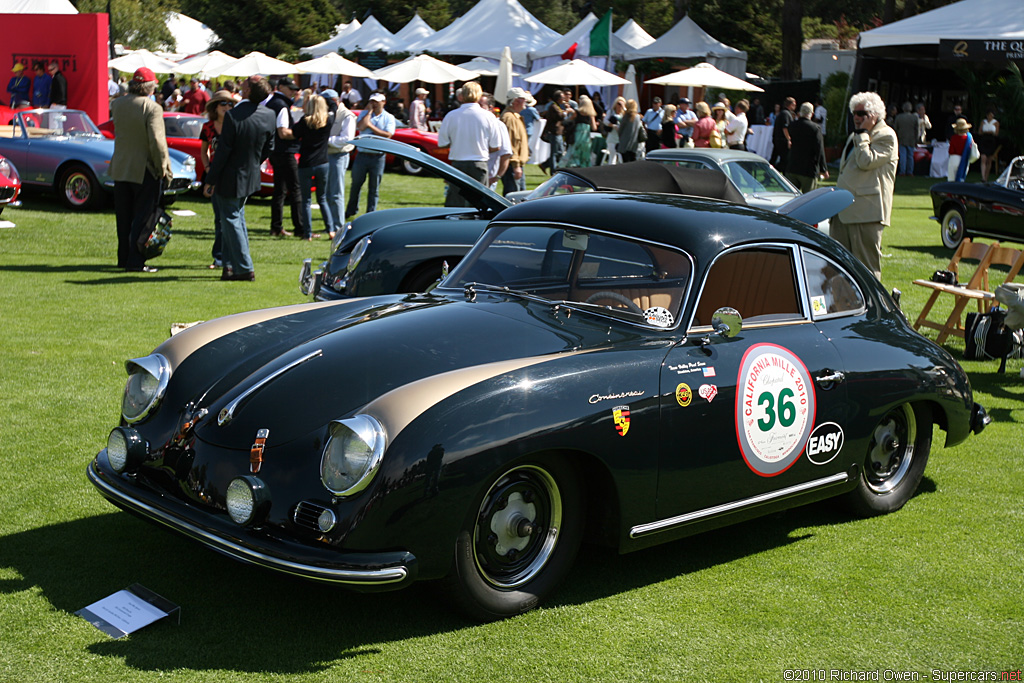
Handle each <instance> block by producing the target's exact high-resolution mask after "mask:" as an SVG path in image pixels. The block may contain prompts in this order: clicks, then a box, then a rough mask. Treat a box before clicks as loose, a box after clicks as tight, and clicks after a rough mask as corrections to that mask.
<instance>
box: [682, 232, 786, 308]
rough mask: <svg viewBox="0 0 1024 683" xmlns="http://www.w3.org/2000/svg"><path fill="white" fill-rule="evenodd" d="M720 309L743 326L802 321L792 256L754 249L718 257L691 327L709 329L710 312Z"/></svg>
mask: <svg viewBox="0 0 1024 683" xmlns="http://www.w3.org/2000/svg"><path fill="white" fill-rule="evenodd" d="M723 306H729V307H731V308H735V309H736V310H737V311H739V314H740V315H741V316H743V323H744V324H747V323H753V324H757V323H778V322H787V321H793V320H801V319H803V318H804V314H803V307H802V306H801V304H800V297H799V296H798V295H797V284H796V268H795V264H794V262H793V252H792V251H791V250H789V249H787V248H785V247H755V248H752V249H738V250H736V251H731V252H729V253H727V254H725V255H723V256H721V257H720V258H719V259H718V260H717V261H715V263H714V264H713V265H712V266H711V271H710V272H709V273H708V277H707V280H705V282H704V289H703V291H702V292H701V296H700V302H699V303H698V304H697V311H696V315H695V318H694V321H693V324H694V326H702V325H710V324H711V317H712V315H713V314H714V312H715V311H716V310H718V309H719V308H721V307H723Z"/></svg>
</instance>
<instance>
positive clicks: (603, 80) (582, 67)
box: [523, 59, 628, 85]
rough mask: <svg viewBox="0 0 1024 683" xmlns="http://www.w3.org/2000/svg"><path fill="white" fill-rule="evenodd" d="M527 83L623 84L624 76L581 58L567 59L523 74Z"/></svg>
mask: <svg viewBox="0 0 1024 683" xmlns="http://www.w3.org/2000/svg"><path fill="white" fill-rule="evenodd" d="M523 80H524V81H527V82H529V83H547V84H549V85H625V84H626V83H628V81H627V80H626V79H625V78H622V77H620V76H617V75H615V74H613V73H610V72H608V71H605V70H604V69H599V68H598V67H596V66H594V65H593V64H590V63H589V62H585V61H583V60H582V59H567V60H565V61H563V62H560V63H558V64H555V65H554V66H550V67H548V68H546V69H541V70H540V71H534V72H533V73H529V74H526V75H525V76H523Z"/></svg>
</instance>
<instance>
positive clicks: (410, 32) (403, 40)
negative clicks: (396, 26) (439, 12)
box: [395, 12, 437, 52]
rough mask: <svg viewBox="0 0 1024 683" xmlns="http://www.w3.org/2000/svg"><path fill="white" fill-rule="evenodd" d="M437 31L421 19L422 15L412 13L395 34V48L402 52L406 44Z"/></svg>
mask: <svg viewBox="0 0 1024 683" xmlns="http://www.w3.org/2000/svg"><path fill="white" fill-rule="evenodd" d="M435 33H437V31H435V30H434V29H432V28H430V24H428V23H427V22H425V21H423V17H421V16H420V13H419V12H417V13H416V14H415V15H413V18H412V19H410V20H409V23H408V24H406V25H405V26H403V27H402V28H401V29H400V30H399V31H398V33H396V34H395V50H396V51H399V52H404V51H405V50H406V47H405V46H406V45H411V44H412V43H415V42H416V41H418V40H424V39H425V38H429V37H430V36H432V35H434V34H435Z"/></svg>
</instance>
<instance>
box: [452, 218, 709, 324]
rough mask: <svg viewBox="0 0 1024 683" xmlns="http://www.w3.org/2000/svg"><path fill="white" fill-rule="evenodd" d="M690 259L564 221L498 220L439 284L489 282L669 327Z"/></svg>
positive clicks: (490, 285)
mask: <svg viewBox="0 0 1024 683" xmlns="http://www.w3.org/2000/svg"><path fill="white" fill-rule="evenodd" d="M690 273H691V266H690V259H689V257H688V256H687V255H686V254H684V253H681V252H678V251H675V250H672V249H668V248H666V247H663V246H660V245H655V244H650V243H647V242H640V241H634V240H629V239H625V238H622V237H618V236H613V235H605V234H601V233H591V232H587V231H583V230H574V229H568V228H563V227H550V226H537V225H510V226H495V227H492V228H491V229H489V230H488V231H487V232H486V233H485V234H484V235H483V237H481V239H480V240H479V241H478V242H477V244H476V246H474V247H473V249H472V250H471V251H470V253H469V254H467V255H466V258H464V259H463V260H462V262H461V263H459V265H458V267H456V268H455V270H453V271H452V272H451V274H450V275H449V276H448V277H447V278H445V280H444V282H442V283H441V287H442V288H450V287H463V288H468V287H470V286H484V287H486V288H508V289H509V290H512V292H513V293H515V294H520V295H529V296H532V297H540V298H543V299H545V300H548V301H552V302H559V303H566V304H570V305H572V304H576V305H579V306H581V307H586V308H590V309H591V310H599V311H601V312H606V313H612V314H614V315H615V316H616V317H621V318H624V319H628V320H630V321H633V322H646V323H647V324H649V325H653V326H655V327H672V326H674V325H675V321H676V320H677V318H678V315H679V310H680V308H681V307H682V303H683V298H684V296H685V293H686V289H687V286H688V284H689V281H690Z"/></svg>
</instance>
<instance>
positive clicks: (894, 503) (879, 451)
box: [847, 403, 932, 517]
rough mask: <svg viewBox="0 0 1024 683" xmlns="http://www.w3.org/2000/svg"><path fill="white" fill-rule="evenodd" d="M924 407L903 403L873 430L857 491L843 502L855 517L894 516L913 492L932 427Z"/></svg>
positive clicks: (925, 457)
mask: <svg viewBox="0 0 1024 683" xmlns="http://www.w3.org/2000/svg"><path fill="white" fill-rule="evenodd" d="M930 418H931V416H930V414H929V411H928V408H927V407H926V406H924V405H920V404H918V405H911V404H909V403H904V404H903V405H901V406H897V407H895V408H893V409H892V410H890V411H889V412H887V413H886V414H885V415H884V416H883V417H882V419H881V420H880V421H879V422H878V424H877V425H876V426H875V430H874V432H873V433H872V435H871V442H870V443H869V445H868V452H867V455H866V457H865V458H864V461H863V464H862V466H861V475H860V481H859V482H858V483H857V488H856V489H854V490H853V491H851V492H850V493H848V494H847V502H848V503H849V505H850V507H851V508H852V509H853V511H854V512H856V513H857V514H859V515H862V516H865V517H871V516H874V515H883V514H885V513H887V512H895V511H896V510H899V509H900V508H901V507H903V505H904V504H905V503H906V502H907V501H908V500H910V498H911V496H913V495H914V492H915V491H917V486H918V484H920V483H921V477H922V476H923V475H924V468H925V465H927V464H928V453H929V451H930V450H931V445H932V423H931V419H930Z"/></svg>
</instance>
